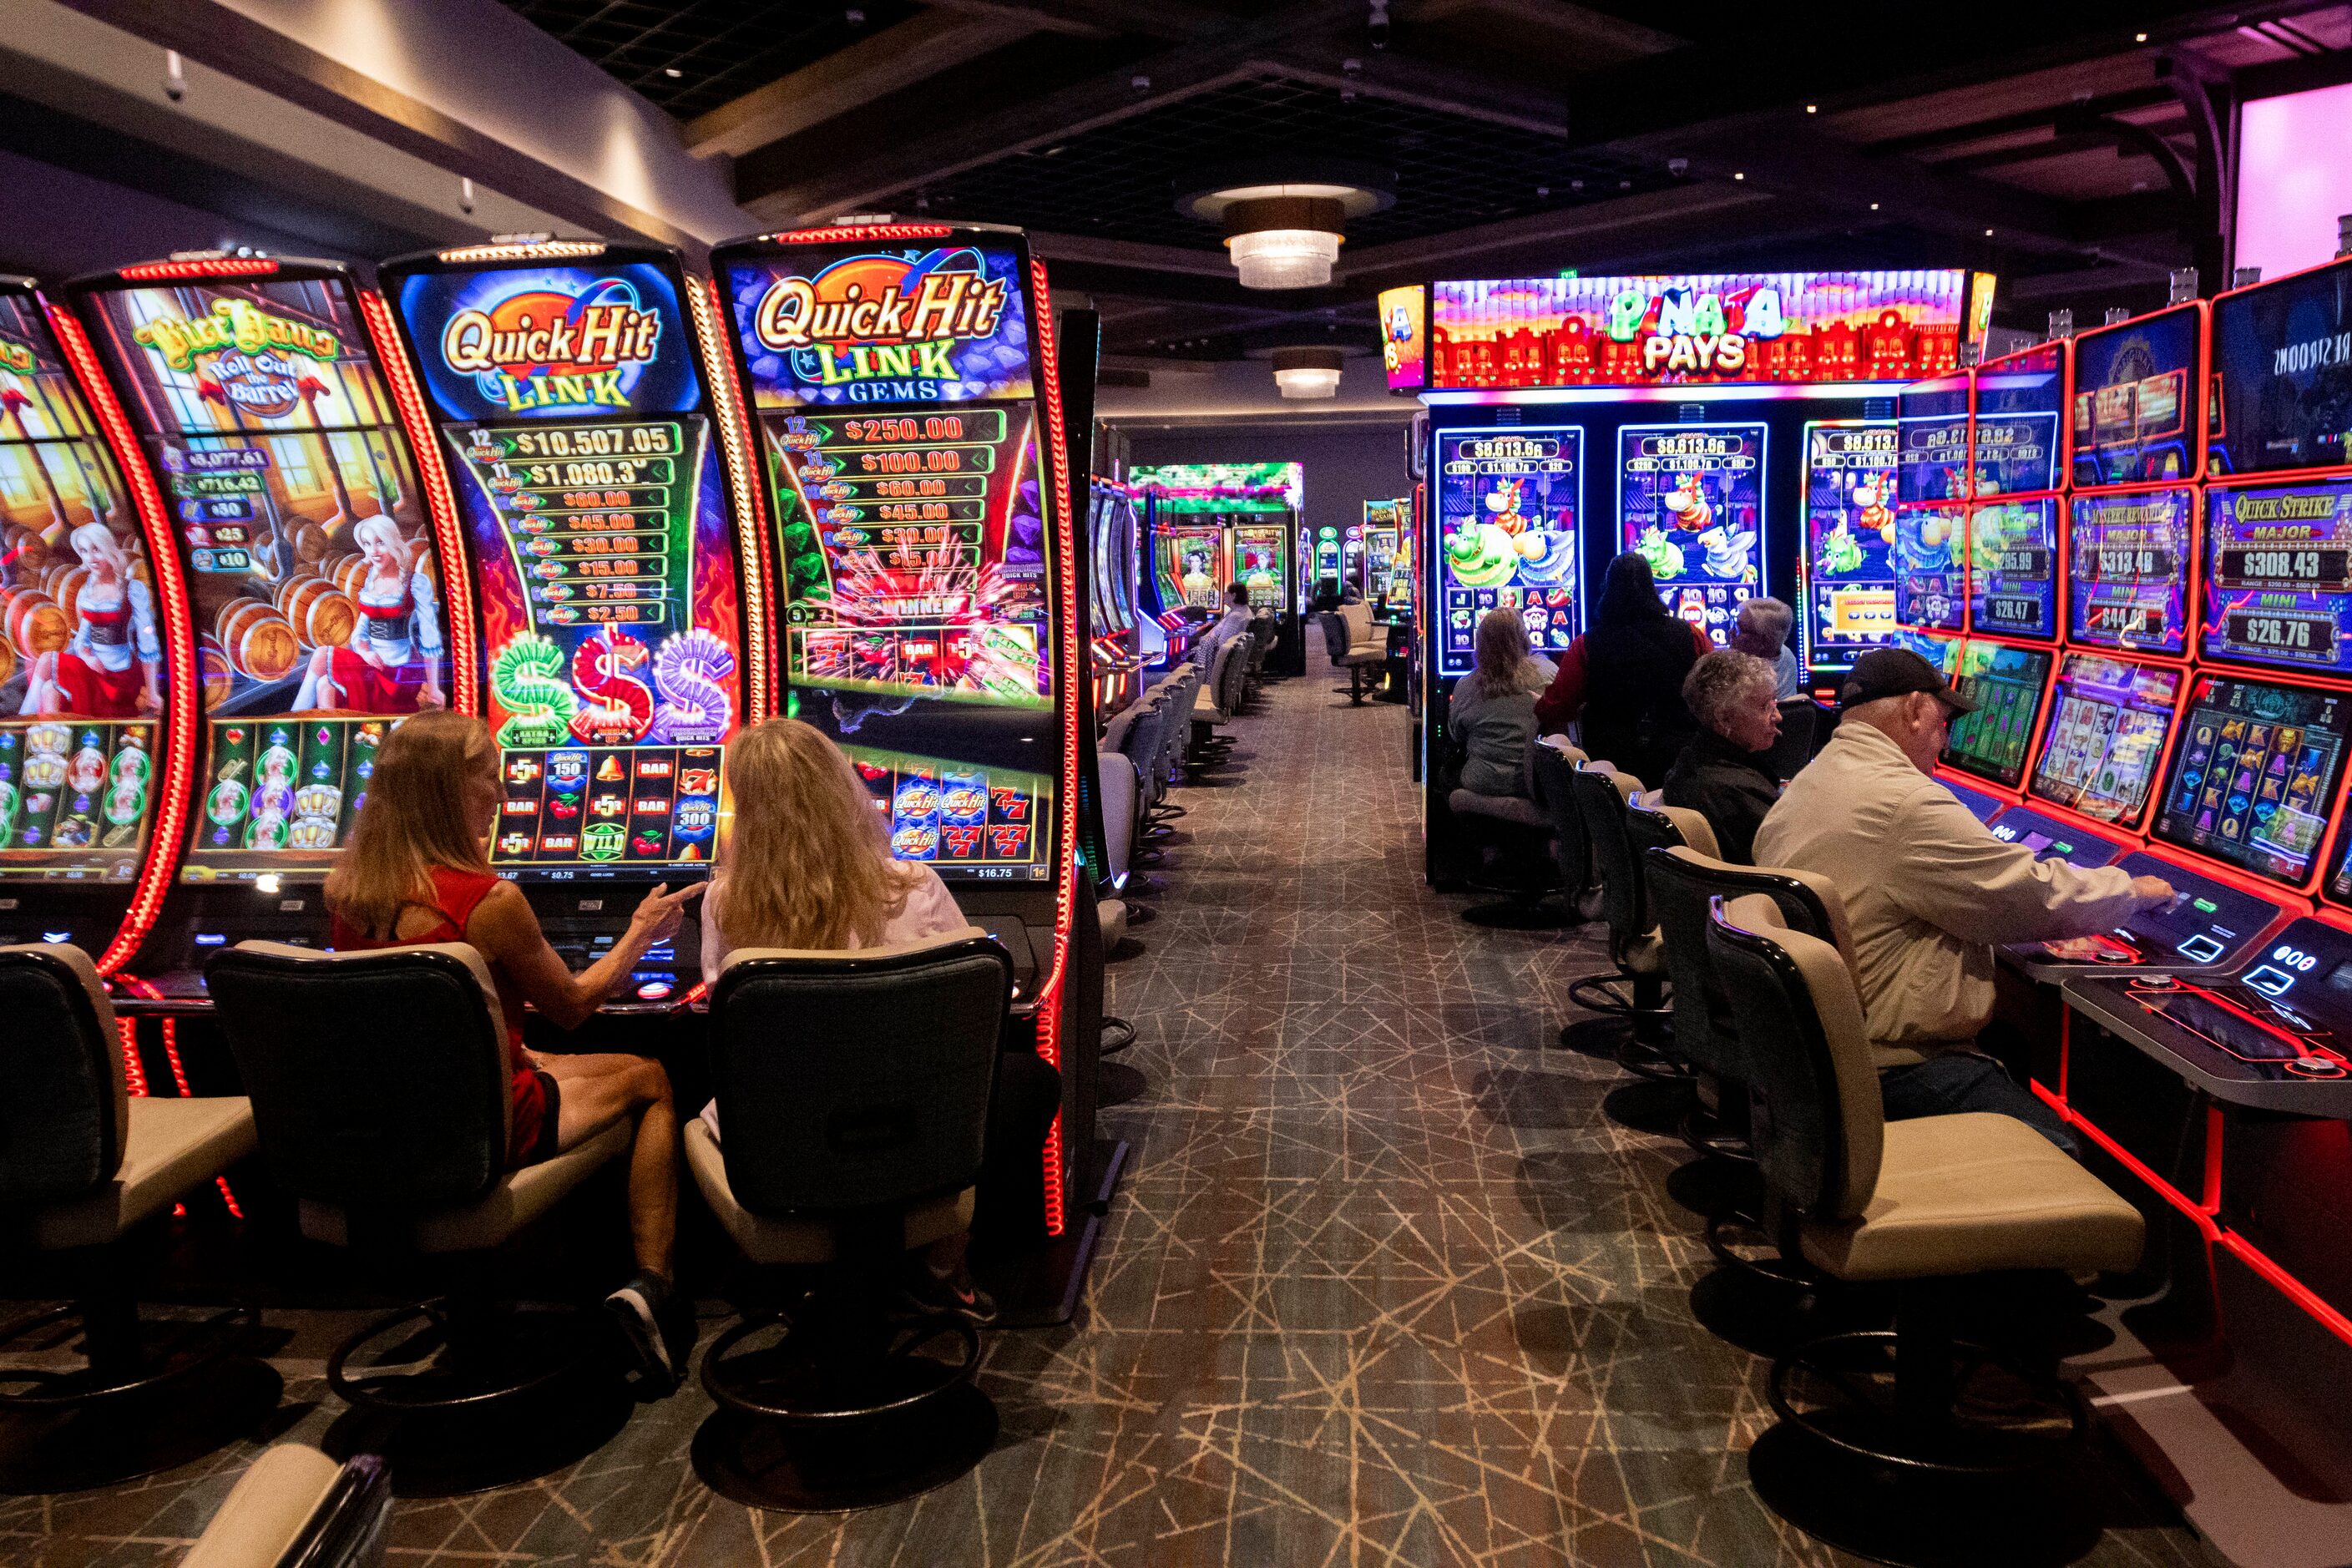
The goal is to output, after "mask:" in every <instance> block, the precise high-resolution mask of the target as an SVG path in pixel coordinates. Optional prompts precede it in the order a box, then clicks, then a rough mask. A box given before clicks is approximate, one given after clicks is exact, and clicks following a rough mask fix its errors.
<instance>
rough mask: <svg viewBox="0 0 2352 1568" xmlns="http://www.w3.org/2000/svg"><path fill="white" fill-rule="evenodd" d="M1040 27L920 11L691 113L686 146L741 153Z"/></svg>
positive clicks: (1020, 20)
mask: <svg viewBox="0 0 2352 1568" xmlns="http://www.w3.org/2000/svg"><path fill="white" fill-rule="evenodd" d="M1037 30H1038V29H1037V27H1036V26H1034V24H1033V23H1032V22H1030V21H1029V20H1027V19H1026V18H1024V17H1023V16H1019V15H1015V14H1008V13H1004V12H998V11H990V12H982V13H967V12H963V11H958V10H948V9H945V8H941V9H939V10H935V11H926V12H923V13H921V14H920V15H919V16H910V17H908V19H907V20H906V21H903V22H900V23H899V24H898V25H897V26H892V27H885V28H884V29H882V31H880V32H878V33H877V34H875V35H874V36H873V37H870V38H862V39H860V40H859V41H858V42H856V43H855V44H852V45H850V46H849V47H847V48H845V49H842V50H839V51H838V52H836V53H834V54H830V55H827V56H826V57H825V58H823V59H821V60H819V61H817V62H816V63H815V64H814V65H811V66H805V67H803V68H801V69H799V70H796V71H794V72H793V73H792V74H791V75H790V76H782V77H778V78H777V79H775V80H773V81H772V82H770V83H768V84H767V85H766V86H765V87H760V88H754V89H751V91H750V92H747V93H745V94H744V95H743V96H742V97H740V98H738V99H734V100H731V101H730V102H727V103H722V104H720V105H719V107H718V108H716V109H714V110H711V111H710V112H709V113H708V114H704V115H699V116H698V117H697V118H695V119H694V120H691V121H688V122H687V125H686V127H685V129H684V132H683V135H684V139H685V142H686V149H687V151H688V152H689V153H693V154H694V155H695V156H696V157H698V158H705V157H709V156H710V155H712V154H713V153H725V154H727V155H728V156H729V157H740V156H741V155H742V154H743V153H749V152H750V151H751V149H752V148H754V147H764V146H766V145H767V144H768V143H769V142H781V141H782V140H783V139H784V138H785V137H787V136H790V135H792V134H793V133H794V132H800V131H805V130H807V129H808V128H809V127H810V126H812V125H816V124H821V123H822V122H824V121H827V120H830V119H832V118H833V117H834V116H835V115H836V114H841V113H845V112H846V111H847V110H852V109H856V107H857V106H858V105H860V104H862V103H867V102H870V101H872V100H875V99H877V98H880V97H881V96H882V95H883V94H885V93H890V92H896V91H898V89H900V88H902V87H912V86H913V85H914V84H915V83H917V82H919V81H921V80H923V79H926V78H928V77H932V76H936V75H938V74H939V73H940V71H943V70H945V69H947V68H949V67H950V66H955V65H961V64H962V63H963V62H964V61H966V60H969V59H976V58H979V57H980V56H982V55H984V54H986V53H988V52H989V51H990V50H991V49H994V48H999V47H1003V45H1006V44H1009V43H1011V42H1013V40H1014V39H1015V38H1024V37H1028V36H1029V35H1030V34H1031V33H1034V32H1035V31H1037Z"/></svg>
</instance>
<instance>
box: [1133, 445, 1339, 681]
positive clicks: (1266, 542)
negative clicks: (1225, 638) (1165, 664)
mask: <svg viewBox="0 0 2352 1568" xmlns="http://www.w3.org/2000/svg"><path fill="white" fill-rule="evenodd" d="M1128 480H1129V484H1131V485H1132V486H1133V487H1134V488H1135V490H1136V492H1137V493H1138V494H1139V495H1140V496H1142V497H1143V498H1144V499H1145V503H1146V506H1147V508H1148V510H1147V512H1146V514H1145V516H1146V520H1147V524H1148V527H1147V531H1148V533H1149V534H1150V538H1151V542H1152V543H1151V557H1152V567H1153V570H1152V581H1153V588H1154V590H1155V592H1156V593H1157V594H1158V595H1159V599H1160V611H1161V619H1162V621H1163V623H1165V622H1166V621H1167V619H1168V616H1170V615H1171V614H1172V615H1175V616H1179V617H1180V618H1179V619H1178V620H1177V621H1176V622H1175V623H1174V624H1172V625H1170V626H1169V627H1168V630H1169V646H1170V647H1171V649H1172V650H1175V651H1179V652H1181V649H1182V647H1183V646H1184V643H1185V638H1184V637H1183V635H1182V633H1183V632H1184V631H1185V630H1189V629H1190V627H1192V626H1198V625H1203V624H1205V623H1207V622H1210V621H1213V620H1215V619H1216V618H1217V617H1218V616H1220V615H1221V614H1223V609H1224V594H1225V587H1226V584H1231V583H1236V582H1237V583H1239V584H1242V586H1243V587H1244V588H1245V589H1247V590H1248V591H1249V602H1250V608H1251V610H1252V611H1253V612H1262V613H1265V614H1270V615H1272V616H1274V618H1275V642H1274V647H1272V648H1271V649H1270V650H1269V651H1268V652H1267V655H1266V661H1265V668H1266V670H1267V672H1268V673H1270V674H1274V675H1303V674H1305V673H1306V669H1307V665H1306V658H1307V647H1306V643H1305V641H1304V640H1303V638H1304V626H1303V620H1302V616H1301V613H1300V612H1301V607H1302V606H1303V605H1304V604H1305V603H1306V602H1307V599H1308V598H1311V597H1312V596H1313V589H1312V587H1311V586H1310V587H1309V588H1308V589H1307V593H1306V594H1305V595H1300V593H1299V591H1298V586H1297V583H1296V582H1295V581H1294V579H1295V578H1297V577H1300V576H1304V575H1305V574H1306V573H1307V566H1306V564H1305V563H1307V562H1308V561H1309V560H1310V559H1311V550H1309V549H1307V548H1304V547H1303V545H1304V543H1305V542H1308V541H1310V539H1311V533H1310V531H1309V530H1307V529H1305V528H1303V527H1300V526H1299V524H1298V510H1299V506H1300V498H1301V496H1302V495H1303V493H1304V484H1303V480H1304V470H1303V469H1302V468H1300V466H1299V465H1298V464H1297V463H1168V464H1161V465H1160V466H1157V467H1147V468H1134V469H1131V470H1130V471H1129V474H1128ZM1336 539H1337V531H1334V541H1335V543H1334V550H1335V555H1334V559H1335V560H1336V559H1337V556H1336V549H1337V545H1336ZM1294 540H1296V541H1298V542H1301V546H1302V547H1300V548H1299V552H1298V553H1297V556H1296V557H1295V559H1296V560H1297V562H1298V563H1300V564H1299V565H1298V566H1297V570H1296V571H1294V569H1293V562H1294V555H1293V550H1294V547H1295V546H1294ZM1169 662H1171V663H1173V662H1174V659H1173V658H1172V657H1171V658H1170V660H1169Z"/></svg>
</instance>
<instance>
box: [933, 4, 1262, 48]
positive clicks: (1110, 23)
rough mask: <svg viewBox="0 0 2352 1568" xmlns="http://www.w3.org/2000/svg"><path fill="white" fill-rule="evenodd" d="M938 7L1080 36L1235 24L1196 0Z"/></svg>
mask: <svg viewBox="0 0 2352 1568" xmlns="http://www.w3.org/2000/svg"><path fill="white" fill-rule="evenodd" d="M924 3H925V4H927V5H930V6H931V7H933V8H934V9H936V10H940V11H961V12H962V13H964V14H965V15H966V16H1001V17H1005V18H1008V19H1017V20H1021V21H1025V22H1027V23H1028V24H1029V26H1030V28H1031V29H1032V30H1033V31H1035V32H1051V33H1071V34H1076V35H1078V36H1080V37H1086V36H1090V35H1091V36H1099V35H1102V34H1105V33H1132V34H1135V35H1138V36H1139V37H1146V38H1165V39H1168V40H1169V41H1171V42H1173V43H1182V42H1185V41H1187V40H1189V39H1192V38H1197V37H1202V35H1204V34H1206V33H1209V32H1211V31H1213V30H1214V29H1215V28H1217V27H1221V26H1232V25H1233V17H1232V16H1228V15H1227V14H1226V13H1224V12H1223V11H1217V10H1213V9H1211V8H1210V7H1208V6H1205V5H1193V4H1192V3H1191V0H1169V3H1167V4H1164V5H1163V4H1161V3H1160V0H924Z"/></svg>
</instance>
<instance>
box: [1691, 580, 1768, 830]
mask: <svg viewBox="0 0 2352 1568" xmlns="http://www.w3.org/2000/svg"><path fill="white" fill-rule="evenodd" d="M1749 603H1750V604H1753V603H1755V601H1754V600H1750V601H1749ZM1773 690H1774V681H1773V677H1772V667H1771V666H1770V665H1769V664H1767V663H1765V662H1764V661H1763V660H1762V659H1760V658H1757V657H1756V656H1755V655H1753V654H1748V653H1742V652H1740V651H1739V650H1738V648H1737V647H1719V648H1717V649H1715V650H1714V651H1713V652H1711V653H1709V654H1708V655H1707V656H1706V658H1702V659H1700V660H1699V661H1698V662H1697V663H1696V664H1694V665H1692V666H1691V670H1690V673H1689V674H1688V675H1686V676H1685V677H1684V678H1683V705H1684V706H1685V707H1686V708H1688V709H1689V710H1691V717H1693V718H1694V719H1696V720H1697V721H1698V733H1697V734H1696V735H1694V736H1692V737H1691V739H1690V742H1689V743H1688V744H1686V745H1685V746H1684V747H1683V749H1682V754H1681V755H1680V756H1678V757H1676V758H1675V765H1674V766H1673V767H1671V768H1669V769H1667V770H1666V783H1665V790H1664V798H1665V803H1666V804H1667V805H1680V806H1688V807H1689V808H1690V809H1691V810H1693V811H1696V812H1697V813H1698V814H1699V815H1700V816H1704V817H1706V821H1707V826H1710V827H1712V828H1714V829H1715V842H1716V846H1717V849H1718V851H1719V852H1720V853H1721V855H1722V857H1723V858H1724V859H1726V860H1728V861H1730V862H1731V863H1732V864H1733V865H1735V866H1752V865H1754V864H1755V863H1756V829H1757V827H1758V826H1759V825H1761V824H1762V822H1763V821H1764V815H1765V813H1767V812H1769V811H1770V810H1771V809H1772V805H1773V803H1774V802H1775V801H1777V800H1779V799H1780V780H1778V779H1776V778H1774V777H1773V776H1772V773H1771V770H1770V769H1769V767H1768V766H1767V765H1766V763H1767V762H1768V761H1769V756H1770V753H1771V750H1772V742H1774V741H1776V740H1778V739H1779V738H1780V702H1779V701H1778V700H1776V699H1775V698H1774V696H1773Z"/></svg>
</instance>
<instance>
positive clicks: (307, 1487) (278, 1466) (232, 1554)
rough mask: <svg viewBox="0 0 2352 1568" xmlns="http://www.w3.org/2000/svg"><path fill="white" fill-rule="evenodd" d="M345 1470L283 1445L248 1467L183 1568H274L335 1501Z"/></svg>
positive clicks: (293, 1445)
mask: <svg viewBox="0 0 2352 1568" xmlns="http://www.w3.org/2000/svg"><path fill="white" fill-rule="evenodd" d="M342 1475H343V1467H342V1466H341V1465H340V1464H337V1463H336V1462H335V1461H334V1460H332V1459H331V1458H327V1456H326V1455H324V1454H322V1453H320V1452H319V1450H318V1449H316V1448H312V1447H307V1446H306V1445H304V1444H300V1443H280V1444H278V1445H277V1446H276V1447H272V1448H269V1449H268V1450H266V1451H265V1452H264V1453H263V1454H262V1456H261V1458H257V1459H256V1460H254V1461H253V1463H252V1464H251V1465H249V1466H248V1467H247V1468H246V1472H245V1474H243V1475H241V1476H239V1477H237V1479H236V1486H234V1487H232V1488H231V1489H229V1494H228V1496H227V1497H226V1499H224V1500H222V1502H221V1505H220V1509H219V1510H218V1511H216V1512H215V1514H214V1515H213V1517H212V1522H211V1523H209V1524H207V1525H205V1532H204V1534H203V1535H202V1536H201V1537H199V1538H198V1540H197V1542H196V1544H195V1549H194V1551H192V1552H189V1553H188V1554H187V1555H186V1556H185V1557H183V1558H182V1559H180V1568H272V1565H273V1564H275V1563H278V1562H280V1561H282V1560H283V1559H284V1557H285V1555H286V1553H287V1552H289V1550H291V1549H292V1548H293V1546H294V1545H295V1543H296V1542H299V1541H300V1540H301V1539H302V1537H303V1535H304V1533H305V1532H306V1531H309V1530H310V1521H312V1520H313V1519H315V1518H316V1517H317V1516H318V1513H319V1510H320V1509H322V1508H324V1507H325V1506H326V1505H327V1501H328V1500H329V1499H330V1498H331V1497H333V1496H334V1493H335V1484H336V1483H337V1482H338V1481H340V1480H341V1479H342Z"/></svg>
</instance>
